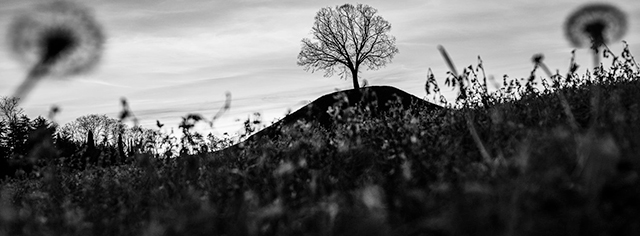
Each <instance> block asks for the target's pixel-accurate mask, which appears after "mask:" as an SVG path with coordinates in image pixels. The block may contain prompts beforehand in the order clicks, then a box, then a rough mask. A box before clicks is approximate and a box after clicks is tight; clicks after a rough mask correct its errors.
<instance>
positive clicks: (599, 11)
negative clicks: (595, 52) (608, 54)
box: [564, 3, 627, 49]
mask: <svg viewBox="0 0 640 236" xmlns="http://www.w3.org/2000/svg"><path fill="white" fill-rule="evenodd" d="M564 30H565V35H566V37H567V39H568V40H569V42H571V44H572V45H573V46H575V47H585V46H587V45H590V46H591V47H593V48H594V49H597V48H598V47H600V46H602V45H603V44H607V43H609V42H612V41H617V40H620V39H621V38H622V36H623V35H624V34H625V33H626V31H627V16H626V15H625V14H624V12H622V11H621V10H620V9H618V8H617V7H615V6H612V5H609V4H605V3H595V4H589V5H586V6H583V7H581V8H579V9H578V10H576V11H575V12H573V13H572V14H571V15H569V18H567V21H566V22H565V25H564Z"/></svg>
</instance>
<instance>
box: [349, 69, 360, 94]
mask: <svg viewBox="0 0 640 236" xmlns="http://www.w3.org/2000/svg"><path fill="white" fill-rule="evenodd" d="M351 75H353V89H355V90H359V89H360V84H359V83H358V70H357V69H356V70H351Z"/></svg>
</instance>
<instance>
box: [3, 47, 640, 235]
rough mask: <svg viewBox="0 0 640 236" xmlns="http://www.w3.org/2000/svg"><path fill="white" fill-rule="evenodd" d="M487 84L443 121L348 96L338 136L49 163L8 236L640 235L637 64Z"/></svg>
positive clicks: (470, 85)
mask: <svg viewBox="0 0 640 236" xmlns="http://www.w3.org/2000/svg"><path fill="white" fill-rule="evenodd" d="M612 56H613V55H612ZM538 59H540V58H538ZM538 62H540V61H538ZM536 68H538V67H536ZM537 70H541V69H539V68H538V69H537ZM536 72H537V73H540V71H536ZM483 74H484V73H483V69H482V68H481V65H476V66H470V67H468V68H466V69H465V71H464V72H463V73H462V74H461V76H460V78H461V79H456V78H448V79H447V80H448V81H449V83H450V84H451V82H452V81H458V82H457V83H454V84H453V86H454V87H455V88H456V89H458V90H460V91H464V92H463V93H462V92H461V96H460V97H458V99H457V100H456V101H449V103H448V105H446V106H444V107H443V108H438V107H437V106H420V105H416V104H415V103H406V102H404V104H403V101H405V100H403V99H404V98H402V97H400V100H398V102H395V103H394V102H393V101H394V99H391V97H393V96H389V94H384V96H385V97H389V99H385V100H376V101H385V102H386V101H390V102H391V103H389V104H388V105H385V106H383V105H380V104H378V105H376V104H375V103H370V102H367V103H360V104H356V103H354V102H353V99H351V100H348V99H347V100H345V99H344V97H345V96H346V97H347V98H348V97H349V95H345V96H342V97H340V96H339V95H337V96H338V97H336V98H335V99H337V100H338V101H343V102H342V103H340V102H339V103H336V104H335V106H333V107H332V108H331V109H330V110H329V111H330V112H329V113H326V112H325V113H322V114H329V117H330V119H327V120H326V121H324V122H317V121H314V120H313V119H291V118H289V119H288V120H287V123H286V124H279V125H276V126H273V127H277V128H271V129H269V134H268V135H257V136H255V137H254V138H250V139H248V140H247V141H246V142H244V143H241V144H237V145H235V146H233V148H229V149H225V150H222V151H218V152H198V151H197V149H194V150H195V151H193V152H192V153H190V154H187V153H186V152H183V153H182V154H180V155H179V156H178V157H177V158H172V159H167V158H161V156H157V155H156V156H154V154H151V153H145V152H138V153H136V154H135V155H134V159H135V161H134V162H133V163H131V164H123V165H117V166H111V167H93V168H88V169H86V170H83V171H77V170H73V169H71V168H68V167H66V166H64V165H60V164H58V165H53V164H52V165H45V166H43V167H42V168H40V169H39V170H38V171H37V173H38V174H37V175H34V177H24V178H14V179H8V180H5V181H4V182H2V183H1V185H0V188H1V191H0V235H640V179H639V178H638V173H639V171H640V157H639V156H638V153H640V150H639V149H640V135H639V134H640V104H639V101H640V80H639V78H640V77H639V76H640V67H639V65H638V64H637V63H636V62H635V60H633V58H632V57H631V56H630V55H628V51H625V52H623V53H622V54H621V56H618V57H616V58H615V60H614V63H613V65H612V66H610V67H609V66H607V67H601V68H599V69H596V70H595V72H594V71H591V72H588V73H587V74H584V75H578V74H575V73H573V72H570V73H568V74H567V75H562V76H560V75H552V76H553V78H549V76H547V75H534V76H532V79H523V80H519V79H506V80H505V81H504V84H503V85H504V86H503V87H502V88H501V89H500V90H499V91H497V92H492V93H489V92H487V89H486V88H487V86H486V82H485V81H486V78H484V77H483V76H482V75H483ZM542 77H544V79H541V78H542ZM433 79H434V78H433V77H430V82H432V81H433ZM460 81H462V82H463V83H462V84H463V85H464V86H460ZM554 81H555V82H554ZM428 84H431V86H430V88H429V92H430V93H431V94H432V95H433V94H434V90H433V83H429V82H428ZM363 93H365V94H369V95H368V96H370V95H371V94H370V92H363ZM435 95H436V96H435V97H436V98H438V95H437V91H435ZM332 96H333V95H332ZM380 96H382V95H380ZM332 101H333V100H332ZM412 104H413V105H412ZM351 105H353V106H351ZM320 112H323V111H322V109H320ZM309 117H314V116H313V114H312V115H311V116H309ZM285 119H287V118H285ZM249 126H251V124H250V123H249ZM248 128H251V127H248ZM195 145H197V144H195Z"/></svg>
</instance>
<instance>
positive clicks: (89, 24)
mask: <svg viewBox="0 0 640 236" xmlns="http://www.w3.org/2000/svg"><path fill="white" fill-rule="evenodd" d="M8 42H9V47H10V50H11V51H12V53H13V54H14V56H15V57H16V58H17V59H18V60H19V61H20V62H21V63H22V64H24V65H25V66H27V67H28V68H29V69H30V72H29V75H28V77H27V80H25V81H24V82H23V84H22V85H21V86H20V88H19V89H18V91H17V92H16V95H18V96H16V97H20V95H23V93H26V92H28V90H29V89H30V87H31V86H32V85H33V83H34V82H36V80H37V79H40V78H42V77H44V76H54V77H63V76H69V75H75V74H79V73H84V72H88V71H89V70H91V69H92V68H93V67H94V66H95V65H96V64H97V63H98V61H99V59H100V56H101V52H102V48H103V44H104V35H103V33H102V29H101V27H100V26H99V25H98V23H97V22H96V20H95V19H94V17H93V15H92V14H91V13H90V11H89V9H87V8H85V7H83V6H81V5H78V4H76V3H73V2H67V1H54V2H48V3H44V4H41V5H37V6H35V7H34V8H33V9H30V10H28V11H25V12H23V13H22V14H20V15H18V16H17V17H16V18H15V19H14V21H13V22H12V23H11V25H10V27H9V32H8Z"/></svg>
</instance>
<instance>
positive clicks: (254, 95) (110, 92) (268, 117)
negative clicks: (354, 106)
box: [0, 0, 640, 135]
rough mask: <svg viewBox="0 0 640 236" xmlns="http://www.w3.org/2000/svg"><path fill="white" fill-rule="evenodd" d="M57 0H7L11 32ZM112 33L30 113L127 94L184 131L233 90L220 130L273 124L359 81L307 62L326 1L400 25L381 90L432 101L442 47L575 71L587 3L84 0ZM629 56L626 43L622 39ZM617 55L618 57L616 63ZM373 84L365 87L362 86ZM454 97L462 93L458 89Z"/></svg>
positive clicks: (47, 86) (20, 70)
mask: <svg viewBox="0 0 640 236" xmlns="http://www.w3.org/2000/svg"><path fill="white" fill-rule="evenodd" d="M44 1H45V0H40V1H37V0H0V34H4V35H5V36H6V32H7V30H8V25H9V22H10V21H11V19H12V18H13V17H15V16H16V14H17V13H18V12H20V11H21V10H24V9H28V8H29V7H32V6H33V5H34V4H35V3H39V2H44ZM81 2H82V4H84V5H86V6H87V7H89V8H90V9H92V10H93V14H94V15H95V17H96V19H97V21H99V22H100V24H101V25H102V27H103V30H104V33H105V35H106V42H105V45H104V52H103V54H102V59H101V61H100V64H99V65H98V66H97V67H96V68H95V69H94V70H93V71H92V72H91V73H87V74H83V75H79V76H72V77H67V78H63V79H46V80H43V81H41V82H40V83H39V84H37V85H36V87H35V88H34V89H33V90H32V91H31V93H30V94H29V96H28V97H26V98H24V99H23V101H22V102H21V106H22V107H23V108H24V110H25V112H26V114H27V115H28V116H29V117H32V118H35V117H36V116H39V115H42V116H46V115H47V114H48V113H49V110H50V109H51V107H52V106H53V105H55V106H58V107H59V108H60V109H61V110H60V113H58V114H57V115H56V116H55V117H54V119H55V121H56V122H58V123H59V124H65V123H67V122H70V121H73V120H74V119H76V118H77V117H80V116H83V115H88V114H107V115H109V116H112V117H117V115H118V113H119V112H120V111H121V110H122V108H121V105H120V99H121V98H123V97H124V98H126V99H127V101H128V103H129V106H130V109H131V110H132V111H133V113H134V114H135V116H136V117H137V118H138V120H139V122H140V124H141V125H142V126H144V127H146V128H156V127H155V123H156V120H159V121H160V122H162V123H164V124H165V127H164V128H163V131H165V132H169V130H170V129H171V128H176V127H177V126H178V124H179V122H180V121H181V117H183V116H185V115H186V114H188V113H200V114H202V115H203V116H205V117H209V118H211V117H213V116H214V114H215V113H216V112H217V111H218V109H220V108H221V107H222V106H223V105H224V100H225V93H226V92H230V93H231V95H232V100H231V108H230V110H229V111H227V112H226V113H225V114H224V115H223V116H222V117H221V118H220V119H218V120H217V121H216V123H215V130H214V131H213V133H214V134H216V135H220V134H222V133H224V132H228V133H229V134H234V133H236V132H238V131H240V130H241V128H242V122H243V121H244V120H245V119H247V118H249V117H251V116H252V114H253V113H255V112H259V113H261V115H262V118H263V121H264V122H266V123H270V122H272V121H275V120H276V119H279V118H282V117H283V116H284V115H285V114H286V113H287V111H295V110H297V109H299V108H301V107H302V106H304V105H305V104H307V103H309V102H311V101H313V100H314V99H316V98H318V97H320V96H322V95H324V94H327V93H331V92H334V91H336V90H342V89H349V88H351V87H352V83H351V81H350V79H349V80H344V79H342V78H340V77H339V76H338V75H334V76H333V77H329V78H326V77H324V76H323V75H324V73H323V72H322V71H317V72H315V73H311V72H306V71H304V70H303V67H300V66H298V65H296V61H297V56H298V53H299V52H300V48H301V40H302V39H303V38H311V27H312V26H313V22H314V16H315V15H316V13H317V12H318V10H320V9H321V8H323V7H335V6H336V5H341V4H344V3H352V4H356V3H362V4H367V5H370V6H372V7H373V8H376V9H377V10H378V15H380V16H382V17H383V18H384V19H386V20H387V21H388V22H389V23H390V24H391V26H392V28H391V31H390V32H389V34H391V35H393V36H394V37H395V38H396V46H397V48H398V49H399V53H398V54H397V55H396V56H395V58H394V59H393V61H392V62H391V63H389V64H387V66H386V67H383V68H381V69H379V70H376V71H369V70H363V71H361V72H360V76H361V81H362V79H364V80H367V82H368V84H369V85H389V86H394V87H397V88H399V89H401V90H404V91H406V92H408V93H410V94H413V95H415V96H417V97H420V98H424V97H425V96H426V92H425V91H424V85H425V81H426V76H427V71H428V70H429V69H431V70H432V71H433V73H434V74H435V77H436V79H438V82H439V83H440V84H441V85H443V83H444V79H445V78H446V72H447V71H448V67H447V65H446V64H445V62H444V60H443V59H442V57H441V55H440V54H439V52H438V50H437V46H438V45H442V46H444V47H445V48H446V49H447V51H448V52H449V54H450V56H451V58H452V60H453V61H454V64H456V66H457V67H458V70H459V71H460V70H461V69H462V68H463V67H466V66H469V65H476V64H477V58H478V56H480V57H481V58H482V61H483V64H484V67H485V69H486V72H487V74H488V75H489V76H494V77H495V78H498V79H501V78H502V77H503V75H505V74H506V75H509V76H510V77H512V78H525V77H528V76H529V74H530V71H531V69H532V67H533V65H532V63H531V58H532V56H533V55H534V54H537V53H542V54H544V55H545V62H546V63H547V65H548V66H549V67H551V68H552V69H559V70H560V72H561V73H566V71H567V69H568V66H569V61H570V58H571V51H572V50H573V49H574V48H573V47H572V46H571V45H570V44H569V42H568V41H567V40H566V39H565V37H564V33H563V30H562V26H563V23H564V20H565V18H566V17H567V16H568V15H569V14H570V13H571V12H573V11H574V10H576V9H577V8H578V7H580V6H582V5H583V4H584V3H587V1H578V0H536V1H530V0H483V1H476V0H394V1H387V0H362V1H359V2H345V1H344V0H341V1H334V0H329V1H315V0H135V1H132V0H83V1H81ZM604 2H608V3H612V4H614V5H615V6H618V7H619V8H621V9H622V10H623V11H625V12H626V13H627V16H628V21H629V29H628V32H627V34H626V35H625V36H624V37H623V40H626V41H627V42H628V43H629V45H630V48H631V51H632V53H633V54H635V55H640V31H639V29H640V28H639V25H638V24H640V23H639V22H640V4H638V3H637V0H616V1H604ZM6 41H7V40H6V37H0V96H10V95H11V94H13V91H14V90H15V88H16V87H17V86H18V85H19V84H20V83H21V82H22V80H23V79H24V78H25V76H26V71H27V70H26V69H25V68H24V67H23V66H22V65H21V64H20V63H18V62H17V60H15V58H13V57H12V56H11V54H10V53H9V52H10V50H9V48H8V45H7V42H6ZM610 48H611V49H612V51H614V52H616V53H619V52H620V51H621V49H622V44H621V43H619V42H616V43H612V44H611V45H610ZM591 59H592V57H591V55H590V53H589V51H588V49H578V50H577V51H576V60H577V63H578V64H580V65H581V66H582V67H581V68H582V69H584V68H586V67H590V66H591V63H592V62H591ZM605 62H606V61H605ZM361 84H362V82H361ZM443 90H444V91H445V92H444V95H445V96H448V97H452V96H454V92H452V91H449V90H450V89H446V88H445V89H443Z"/></svg>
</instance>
